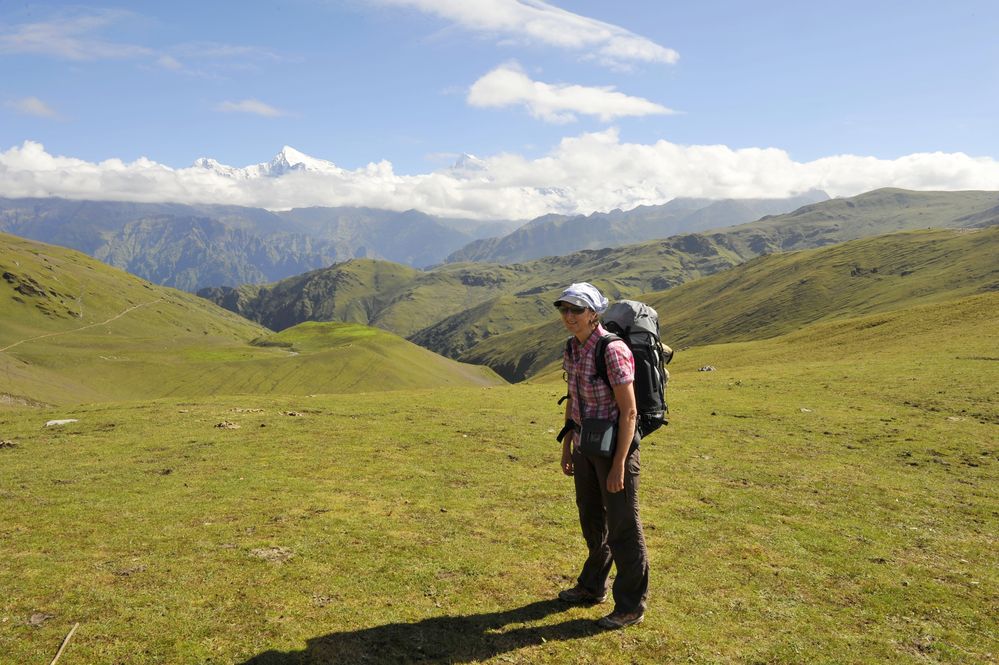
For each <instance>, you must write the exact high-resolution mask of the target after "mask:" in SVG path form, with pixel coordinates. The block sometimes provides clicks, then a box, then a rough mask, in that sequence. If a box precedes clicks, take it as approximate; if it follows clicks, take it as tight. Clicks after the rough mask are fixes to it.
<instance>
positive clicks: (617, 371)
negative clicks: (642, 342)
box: [605, 341, 635, 386]
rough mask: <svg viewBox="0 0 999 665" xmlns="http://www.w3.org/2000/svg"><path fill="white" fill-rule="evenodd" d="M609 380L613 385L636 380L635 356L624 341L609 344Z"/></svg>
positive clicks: (607, 356) (606, 356)
mask: <svg viewBox="0 0 999 665" xmlns="http://www.w3.org/2000/svg"><path fill="white" fill-rule="evenodd" d="M605 358H606V359H607V380H608V381H609V382H610V384H611V385H612V386H619V385H621V384H622V383H634V381H635V356H633V355H632V354H631V349H629V348H628V345H627V344H625V343H624V342H623V341H613V342H611V343H610V344H608V345H607V353H606V355H605Z"/></svg>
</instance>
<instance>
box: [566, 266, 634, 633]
mask: <svg viewBox="0 0 999 665" xmlns="http://www.w3.org/2000/svg"><path fill="white" fill-rule="evenodd" d="M555 307H557V308H558V310H559V312H560V313H561V315H562V323H563V324H564V325H565V328H566V330H568V331H569V333H571V335H572V337H571V338H570V340H569V343H568V344H567V345H566V352H565V356H564V358H563V367H564V368H565V371H566V375H567V377H568V382H569V401H568V403H567V404H566V409H565V419H566V426H567V430H565V431H568V435H567V436H566V437H565V439H564V440H563V441H562V472H563V473H565V475H567V476H573V478H574V480H575V485H576V506H577V507H578V508H579V523H580V525H581V526H582V529H583V538H584V539H585V540H586V545H587V547H588V548H589V555H588V556H587V559H586V562H585V563H584V564H583V570H582V572H581V573H580V574H579V578H578V580H577V584H576V586H574V587H573V588H571V589H566V590H565V591H562V592H561V593H559V595H558V597H559V598H560V599H561V600H563V601H565V602H568V603H575V604H594V603H602V602H604V600H606V598H607V579H608V576H609V575H610V568H611V562H613V563H614V564H615V566H616V567H617V576H616V578H615V580H614V588H613V595H614V611H613V612H611V613H610V614H608V615H607V616H605V617H603V618H602V619H600V621H599V622H598V624H599V625H600V626H601V627H602V628H608V629H610V628H624V627H625V626H630V625H633V624H637V623H640V622H641V621H642V620H643V619H644V618H645V601H646V597H647V595H648V588H649V564H648V554H647V552H646V549H645V536H644V533H643V531H642V522H641V518H640V517H639V514H638V475H639V466H640V464H639V452H638V443H639V437H638V434H637V432H636V431H635V423H636V419H637V416H638V409H637V407H636V405H635V391H634V386H633V384H634V379H635V360H634V357H633V356H632V354H631V350H630V349H629V348H628V346H627V345H626V344H625V343H624V342H622V341H614V342H611V343H610V344H608V345H607V350H606V353H605V358H606V364H607V379H608V382H609V383H610V386H608V385H607V383H605V382H604V380H603V379H602V378H600V377H598V376H596V367H595V361H594V356H595V354H594V352H595V350H596V347H597V341H598V340H599V339H600V338H601V337H603V336H604V335H606V334H608V333H607V331H606V330H604V328H603V326H601V325H600V319H599V315H600V314H601V313H602V312H603V311H604V310H605V309H606V308H607V299H606V298H605V297H604V296H603V295H602V294H601V293H600V291H599V290H598V289H597V288H596V287H595V286H593V285H592V284H589V283H586V282H583V283H579V284H572V285H570V286H569V287H568V288H567V289H565V291H563V292H562V295H561V296H559V299H558V300H556V301H555ZM584 418H600V419H604V420H610V421H612V422H616V423H617V437H616V447H615V449H614V452H613V455H612V457H602V456H599V455H594V454H586V453H583V452H582V451H581V450H580V447H579V440H580V437H579V429H578V427H579V425H578V424H579V423H582V422H583V419H584Z"/></svg>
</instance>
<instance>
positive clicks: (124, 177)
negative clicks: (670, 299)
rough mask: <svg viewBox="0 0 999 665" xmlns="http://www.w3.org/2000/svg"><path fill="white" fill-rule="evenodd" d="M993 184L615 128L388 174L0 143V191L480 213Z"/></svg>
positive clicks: (926, 161) (964, 162)
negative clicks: (197, 163)
mask: <svg viewBox="0 0 999 665" xmlns="http://www.w3.org/2000/svg"><path fill="white" fill-rule="evenodd" d="M997 185H999V161H997V160H995V159H993V158H990V157H970V156H968V155H966V154H963V153H919V154H913V155H907V156H905V157H900V158H898V159H894V160H885V159H877V158H874V157H864V156H857V155H837V156H832V157H826V158H823V159H818V160H815V161H812V162H805V163H802V162H795V161H794V160H792V159H791V158H790V156H789V155H788V154H787V153H786V152H785V151H783V150H779V149H776V148H747V149H740V150H733V149H732V148H729V147H727V146H723V145H700V146H697V145H695V146H682V145H677V144H675V143H670V142H668V141H658V142H656V143H654V144H637V143H623V142H621V140H620V137H619V135H618V133H617V131H616V130H614V129H610V130H607V131H603V132H597V133H589V134H582V135H580V136H574V137H569V138H565V139H563V140H562V141H561V142H560V143H559V144H558V145H557V146H556V147H555V148H554V149H553V150H551V151H550V152H549V153H548V154H547V155H545V156H543V157H540V158H538V159H527V158H524V157H522V156H520V155H513V154H500V155H494V156H492V157H486V158H482V159H477V160H476V163H475V168H474V169H470V168H464V169H458V170H451V169H442V170H439V171H435V172H432V173H426V174H420V175H400V174H397V173H395V172H394V170H393V168H392V164H391V163H389V162H385V161H383V162H378V163H372V164H369V165H367V166H366V167H363V168H359V169H356V170H354V171H349V170H346V169H331V170H330V171H328V172H325V173H318V172H309V171H293V172H290V173H287V174H286V175H282V176H280V177H270V178H268V177H262V178H249V179H247V178H242V179H240V178H228V177H225V176H224V175H220V174H218V173H216V172H214V171H212V170H209V169H205V168H195V167H191V168H183V169H173V168H170V167H168V166H164V165H162V164H158V163H156V162H154V161H151V160H149V159H146V158H142V159H139V160H136V161H134V162H131V163H125V162H122V161H121V160H117V159H111V160H107V161H104V162H100V163H92V162H87V161H84V160H80V159H75V158H72V157H61V156H54V155H50V154H49V153H48V152H46V150H45V148H44V147H43V146H42V145H41V144H39V143H35V142H32V141H25V142H24V143H23V144H22V145H21V146H19V147H13V148H10V149H8V150H7V151H6V152H0V196H6V197H44V196H62V197H65V198H72V199H84V198H90V199H106V200H123V201H147V202H148V201H172V202H178V203H228V204H238V205H248V206H259V207H267V208H272V209H280V208H292V207H306V206H324V205H325V206H369V207H375V208H386V209H392V210H408V209H411V208H416V209H417V210H422V211H424V212H427V213H430V214H436V215H444V216H452V217H471V218H479V219H490V218H491V219H495V218H507V219H530V218H533V217H537V216H539V215H543V214H546V213H552V212H556V213H563V214H574V213H590V212H593V211H597V210H600V211H607V210H612V209H614V208H622V209H629V208H632V207H634V206H637V205H656V204H661V203H665V202H666V201H668V200H670V199H672V198H674V197H677V196H695V197H708V198H727V197H735V198H747V197H780V196H789V195H792V194H797V193H801V192H805V191H807V190H810V189H822V190H825V191H826V192H828V193H829V194H830V195H832V196H852V195H855V194H859V193H861V192H865V191H868V190H871V189H876V188H879V187H901V188H905V189H916V190H961V189H984V190H995V189H997Z"/></svg>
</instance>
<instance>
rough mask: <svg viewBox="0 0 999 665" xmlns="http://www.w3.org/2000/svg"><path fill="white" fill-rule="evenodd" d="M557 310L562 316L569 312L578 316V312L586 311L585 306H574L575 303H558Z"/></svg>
mask: <svg viewBox="0 0 999 665" xmlns="http://www.w3.org/2000/svg"><path fill="white" fill-rule="evenodd" d="M558 311H559V312H561V313H562V316H565V315H566V314H568V313H569V312H572V313H573V314H575V315H576V316H579V315H580V314H582V313H583V312H585V311H586V308H585V307H576V306H575V305H559V306H558Z"/></svg>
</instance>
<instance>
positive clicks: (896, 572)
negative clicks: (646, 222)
mask: <svg viewBox="0 0 999 665" xmlns="http://www.w3.org/2000/svg"><path fill="white" fill-rule="evenodd" d="M997 306H999V296H997V295H995V294H988V295H983V296H977V297H973V298H968V299H965V300H961V301H955V302H951V303H945V304H935V305H931V306H924V307H918V308H912V309H907V310H904V311H899V312H893V313H890V314H884V315H882V314H879V315H873V316H868V317H864V318H860V319H852V320H844V321H837V322H832V323H827V324H822V325H819V326H814V327H811V328H808V329H806V330H803V331H800V332H798V333H795V334H792V335H787V336H784V337H778V338H775V339H772V340H767V341H763V342H752V343H738V344H728V345H720V346H710V347H701V348H695V349H692V350H690V351H689V352H687V353H685V354H683V355H681V356H679V358H678V360H677V362H676V363H675V364H674V365H673V384H672V390H673V401H672V407H673V418H672V423H671V424H670V426H669V427H668V428H666V429H665V430H663V431H660V432H658V433H656V434H655V435H654V436H653V437H651V438H650V439H649V440H647V441H646V442H645V443H644V444H643V449H642V506H643V515H644V521H645V524H646V538H647V542H648V546H649V551H650V557H651V565H652V586H651V595H650V598H649V611H648V615H647V618H646V621H645V623H644V624H643V625H642V626H641V627H640V628H636V629H633V630H628V631H625V632H623V633H598V632H596V631H595V630H594V628H593V619H595V618H597V617H599V616H600V615H601V613H602V612H603V611H605V609H606V606H602V607H597V608H571V607H568V606H565V605H560V604H559V603H557V602H553V601H551V600H550V599H551V598H552V597H553V595H554V593H555V592H556V591H557V590H558V589H560V588H562V587H565V586H567V585H570V584H571V583H572V581H573V580H574V578H575V575H576V574H577V572H578V570H577V567H578V565H579V564H580V561H581V555H582V552H583V544H582V542H581V538H580V536H579V534H578V524H577V520H576V515H575V506H574V505H573V499H572V487H571V481H570V480H569V479H567V478H565V477H564V476H562V475H561V474H560V472H559V470H558V454H557V450H558V449H557V445H556V444H555V443H554V441H553V440H552V438H553V432H554V429H555V427H557V425H558V423H559V422H560V420H561V417H560V409H559V407H557V406H556V405H555V399H556V398H557V397H558V394H559V393H560V392H561V391H560V387H558V386H555V385H519V386H510V387H503V388H494V389H461V390H449V391H422V392H419V391H414V392H410V393H408V394H406V395H405V396H404V398H403V397H402V396H401V395H400V394H399V393H383V394H378V393H368V394H364V395H351V396H346V395H343V396H336V395H329V396H322V397H314V398H309V397H274V396H267V397H243V398H220V399H215V400H212V401H211V402H210V403H209V402H205V401H197V402H192V401H177V400H171V401H158V402H153V403H148V404H137V403H130V404H126V405H112V404H107V405H100V406H87V407H79V408H77V409H73V410H59V411H55V410H27V409H23V410H18V411H4V412H0V432H2V438H3V439H6V440H9V441H12V442H13V443H14V444H15V445H14V446H13V447H5V448H0V473H2V477H3V481H4V482H3V484H2V486H0V508H2V510H3V514H4V519H3V521H2V522H0V557H2V560H3V561H4V564H5V565H4V566H2V567H0V588H2V589H4V593H3V594H2V595H0V617H3V618H4V619H5V621H4V622H3V623H2V624H0V653H3V654H4V657H5V658H8V659H10V662H17V663H29V662H30V663H36V662H48V660H50V659H51V657H52V655H53V653H54V652H55V650H56V649H57V648H58V646H59V644H60V642H61V640H62V638H63V637H64V636H65V635H66V633H67V632H68V631H69V629H70V627H71V626H72V625H73V624H74V623H76V622H79V623H80V628H79V630H78V631H77V632H76V634H75V637H74V639H73V641H72V643H71V644H70V646H69V648H68V651H67V653H66V654H65V658H69V659H70V660H71V662H81V663H112V662H129V663H161V662H177V663H185V662H202V663H255V664H257V665H259V664H260V663H270V664H274V663H281V664H285V665H290V664H291V663H298V662H324V663H335V664H346V663H354V662H357V659H358V657H359V655H360V654H363V655H364V656H365V657H366V658H367V660H368V661H369V662H373V663H391V662H405V661H406V659H410V660H416V659H422V660H423V661H425V662H433V663H445V662H453V663H468V662H489V663H525V664H526V663H531V664H534V663H542V664H552V665H554V664H556V663H608V664H609V663H619V662H622V659H623V660H626V661H627V662H629V663H636V664H640V665H653V664H655V665H659V664H662V663H689V662H698V663H707V662H711V663H747V662H766V663H807V662H849V663H871V664H875V663H878V664H879V663H886V662H891V663H902V664H906V663H912V664H917V663H925V662H928V661H930V662H946V663H969V664H971V663H984V662H994V660H995V658H996V656H997V655H999V635H997V625H996V618H995V617H996V615H995V599H996V597H997V593H999V586H997V585H999V577H997V571H996V569H995V566H994V561H995V533H996V532H997V531H999V519H997V514H999V494H997V488H999V458H997V451H996V446H995V427H996V425H997V422H999V420H997V417H999V414H997V413H996V404H995V401H994V400H995V386H996V385H997V383H999V362H997V360H996V358H995V348H994V340H995V339H996V337H997V335H999V320H997V316H996V312H997V311H999V307H997ZM709 363H710V364H713V365H715V366H716V367H717V368H718V369H717V371H715V372H697V371H696V368H697V367H699V366H701V365H705V364H709ZM289 411H295V412H297V413H299V414H302V415H301V416H298V417H292V416H288V415H284V414H285V413H286V412H289ZM54 417H75V418H78V419H79V422H78V423H74V424H72V425H68V426H66V427H64V428H43V427H42V426H41V425H42V423H44V421H45V420H46V419H48V418H54ZM222 420H232V421H234V422H236V423H237V424H240V425H241V428H240V429H234V430H223V429H217V428H215V427H214V425H215V424H216V423H218V422H220V421H222ZM33 615H38V616H37V617H36V619H35V621H36V622H40V625H39V626H37V627H35V626H30V625H26V624H27V623H28V622H29V621H30V620H31V617H32V616H33Z"/></svg>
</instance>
